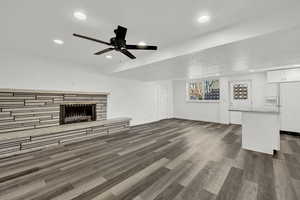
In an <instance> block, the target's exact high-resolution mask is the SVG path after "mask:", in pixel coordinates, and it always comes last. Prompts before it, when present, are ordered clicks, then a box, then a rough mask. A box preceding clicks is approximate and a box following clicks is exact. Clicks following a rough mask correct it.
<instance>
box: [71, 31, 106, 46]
mask: <svg viewBox="0 0 300 200" xmlns="http://www.w3.org/2000/svg"><path fill="white" fill-rule="evenodd" d="M73 36H75V37H79V38H83V39H86V40H91V41H94V42H99V43H101V44H106V45H111V44H110V43H108V42H104V41H102V40H98V39H94V38H90V37H87V36H84V35H79V34H76V33H74V34H73Z"/></svg>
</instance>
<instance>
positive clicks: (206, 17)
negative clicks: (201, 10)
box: [198, 15, 210, 24]
mask: <svg viewBox="0 0 300 200" xmlns="http://www.w3.org/2000/svg"><path fill="white" fill-rule="evenodd" d="M209 21H210V16H209V15H202V16H200V17H199V18H198V22H199V23H201V24H203V23H207V22H209Z"/></svg>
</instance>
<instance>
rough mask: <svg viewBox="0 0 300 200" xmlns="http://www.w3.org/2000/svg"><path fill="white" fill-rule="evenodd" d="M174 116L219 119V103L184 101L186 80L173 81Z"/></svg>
mask: <svg viewBox="0 0 300 200" xmlns="http://www.w3.org/2000/svg"><path fill="white" fill-rule="evenodd" d="M173 102H174V117H176V118H183V119H191V120H199V121H210V122H219V121H220V106H219V103H194V102H187V101H186V81H185V80H178V81H173Z"/></svg>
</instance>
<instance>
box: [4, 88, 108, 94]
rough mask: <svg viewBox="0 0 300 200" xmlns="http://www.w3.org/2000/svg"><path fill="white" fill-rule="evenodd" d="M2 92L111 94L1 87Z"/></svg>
mask: <svg viewBox="0 0 300 200" xmlns="http://www.w3.org/2000/svg"><path fill="white" fill-rule="evenodd" d="M0 92H4V93H6V92H7V93H9V92H19V93H35V94H68V95H72V94H82V95H110V93H109V92H83V91H59V90H30V89H12V88H0Z"/></svg>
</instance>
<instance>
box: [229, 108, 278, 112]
mask: <svg viewBox="0 0 300 200" xmlns="http://www.w3.org/2000/svg"><path fill="white" fill-rule="evenodd" d="M229 111H237V112H260V113H274V114H279V108H278V107H258V108H254V107H240V108H238V107H229Z"/></svg>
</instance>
